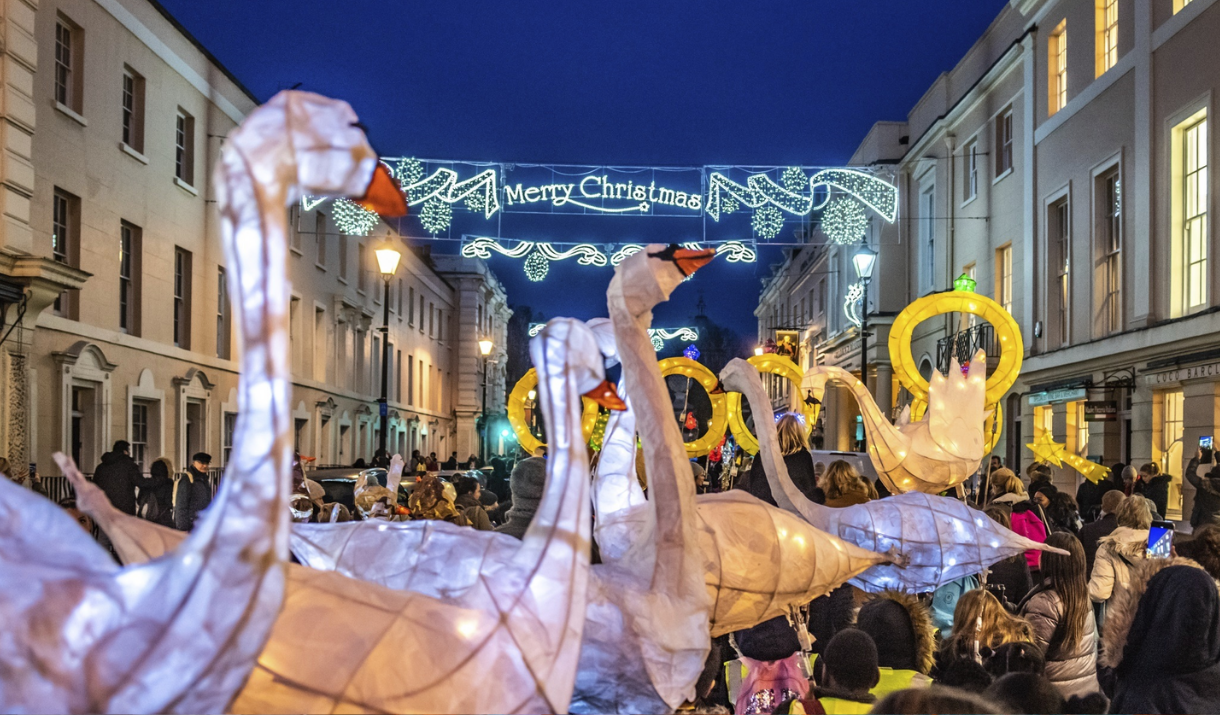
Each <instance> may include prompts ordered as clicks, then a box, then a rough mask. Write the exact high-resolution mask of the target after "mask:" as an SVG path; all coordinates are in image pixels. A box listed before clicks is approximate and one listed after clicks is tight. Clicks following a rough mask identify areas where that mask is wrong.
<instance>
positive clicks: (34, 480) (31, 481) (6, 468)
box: [0, 457, 92, 528]
mask: <svg viewBox="0 0 1220 715" xmlns="http://www.w3.org/2000/svg"><path fill="white" fill-rule="evenodd" d="M33 466H34V465H30V467H31V469H30V473H29V474H28V475H26V476H25V477H21V476H18V475H16V474H13V472H14V471H16V470H14V469H13V468H12V466H11V465H10V464H9V461H8V460H7V459H5V458H4V457H0V474H3V475H4V476H5V477H8V479H9V480H10V481H12V482H14V483H16V484H17V485H18V486H22V487H25V486H28V487H29V488H30V489H31V490H33V491H34V492H36V493H38V494H42V495H43V496H46V490H45V489H43V486H42V477H40V476H38V470H37V469H34V468H33ZM90 528H92V527H90Z"/></svg>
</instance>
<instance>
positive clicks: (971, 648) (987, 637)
mask: <svg viewBox="0 0 1220 715" xmlns="http://www.w3.org/2000/svg"><path fill="white" fill-rule="evenodd" d="M1034 638H1035V635H1034V629H1033V626H1031V625H1030V623H1029V621H1027V620H1025V619H1024V618H1021V617H1019V616H1014V615H1012V614H1011V613H1009V612H1008V611H1007V610H1006V609H1005V608H1004V606H1003V605H1002V604H1001V603H1000V601H999V599H997V598H996V597H995V596H993V595H992V594H991V593H990V592H988V591H987V590H985V589H981V588H976V589H974V590H973V591H969V592H967V593H966V594H964V595H963V596H962V597H961V598H960V599H959V600H958V602H957V608H955V609H954V611H953V633H952V635H950V636H949V637H948V638H946V639H945V640H943V641H942V642H941V645H940V651H939V652H938V653H937V662H938V664H939V667H942V668H943V667H945V666H946V665H948V664H949V663H951V662H953V661H954V660H957V659H958V658H971V659H973V658H981V657H982V656H983V654H984V649H988V651H991V650H995V649H996V648H998V647H1000V646H1002V645H1004V644H1005V643H1033V642H1034Z"/></svg>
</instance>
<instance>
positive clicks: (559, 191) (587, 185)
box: [504, 174, 703, 214]
mask: <svg viewBox="0 0 1220 715" xmlns="http://www.w3.org/2000/svg"><path fill="white" fill-rule="evenodd" d="M607 199H609V200H612V201H627V202H630V203H629V204H628V205H624V206H609V207H608V206H605V205H604V203H603V204H597V203H592V202H594V201H600V202H604V201H606V200H607ZM504 203H505V206H508V207H511V206H516V205H528V204H536V203H550V204H551V205H552V206H554V207H562V206H569V205H570V206H576V207H579V208H582V209H585V210H587V211H594V212H597V213H607V214H622V213H635V212H639V213H648V212H649V211H650V210H652V208H653V206H654V205H661V206H672V207H676V208H682V209H688V210H690V211H694V212H696V213H699V212H701V211H702V210H703V196H702V195H701V194H700V193H698V192H694V193H688V192H686V191H680V190H677V189H670V188H667V187H664V186H657V184H656V182H655V181H651V182H649V184H648V185H647V186H645V185H644V184H643V183H642V182H641V183H638V184H637V183H636V182H635V181H634V180H629V181H626V182H613V181H611V180H610V177H609V176H607V175H603V176H597V175H596V174H590V175H587V176H585V177H584V178H582V179H581V180H580V182H579V183H549V184H541V185H536V186H526V185H525V184H524V183H518V184H517V185H516V186H508V185H505V187H504Z"/></svg>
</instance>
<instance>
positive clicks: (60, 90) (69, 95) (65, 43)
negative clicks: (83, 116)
mask: <svg viewBox="0 0 1220 715" xmlns="http://www.w3.org/2000/svg"><path fill="white" fill-rule="evenodd" d="M84 35H85V32H84V30H82V29H81V28H80V27H79V26H78V25H76V24H75V23H74V22H72V21H71V20H69V19H68V18H66V17H64V16H63V15H60V16H59V18H58V19H57V20H56V22H55V101H56V102H57V103H58V104H60V105H62V106H63V107H66V108H68V109H70V110H72V111H73V112H76V113H78V114H79V113H80V111H81V94H82V92H81V72H80V69H81V59H82V55H83V54H84V42H83V40H84Z"/></svg>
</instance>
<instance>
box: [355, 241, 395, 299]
mask: <svg viewBox="0 0 1220 715" xmlns="http://www.w3.org/2000/svg"><path fill="white" fill-rule="evenodd" d="M367 261H368V252H367V249H366V248H365V247H364V244H363V243H360V244H357V245H356V290H358V291H360V292H361V293H364V292H365V291H367V290H368V289H369V277H368V276H369V272H368V271H367V270H366V269H367V268H368V264H367ZM386 300H387V302H388V301H389V298H388V297H387V298H386Z"/></svg>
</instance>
